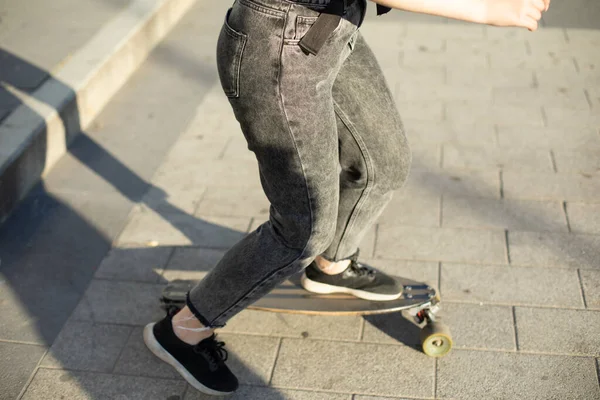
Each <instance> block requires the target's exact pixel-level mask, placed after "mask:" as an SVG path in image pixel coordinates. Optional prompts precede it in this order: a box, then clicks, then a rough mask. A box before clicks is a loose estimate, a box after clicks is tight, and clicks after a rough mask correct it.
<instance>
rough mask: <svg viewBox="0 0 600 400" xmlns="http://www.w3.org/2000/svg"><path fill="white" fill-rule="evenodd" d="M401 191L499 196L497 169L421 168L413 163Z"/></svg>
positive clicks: (427, 193)
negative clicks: (413, 166)
mask: <svg viewBox="0 0 600 400" xmlns="http://www.w3.org/2000/svg"><path fill="white" fill-rule="evenodd" d="M402 190H403V191H406V192H407V193H411V192H414V193H423V192H425V194H426V195H432V194H458V195H461V196H477V197H495V198H499V197H500V174H499V173H498V170H449V169H441V168H438V169H421V168H418V166H416V165H415V168H414V169H412V170H411V172H410V175H409V177H408V180H407V182H406V184H405V185H404V188H403V189H402Z"/></svg>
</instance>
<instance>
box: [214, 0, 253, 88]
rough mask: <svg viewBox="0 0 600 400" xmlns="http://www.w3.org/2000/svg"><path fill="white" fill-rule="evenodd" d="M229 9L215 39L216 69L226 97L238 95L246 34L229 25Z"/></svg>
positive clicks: (246, 39)
mask: <svg viewBox="0 0 600 400" xmlns="http://www.w3.org/2000/svg"><path fill="white" fill-rule="evenodd" d="M231 10H232V9H231V8H230V9H229V10H227V14H226V15H225V22H224V23H223V27H222V28H221V33H220V34H219V39H218V41H217V70H218V72H219V80H220V81H221V86H222V87H223V91H224V92H225V95H226V96H227V97H239V96H240V69H241V66H242V55H243V53H244V48H245V47H246V42H247V41H248V36H247V35H246V34H244V33H241V32H238V31H236V30H235V29H233V28H232V27H231V26H230V25H229V22H228V21H229V14H230V13H231Z"/></svg>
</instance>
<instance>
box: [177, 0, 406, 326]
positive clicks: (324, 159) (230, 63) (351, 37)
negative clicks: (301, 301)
mask: <svg viewBox="0 0 600 400" xmlns="http://www.w3.org/2000/svg"><path fill="white" fill-rule="evenodd" d="M365 8H366V1H364V0H359V1H356V2H355V3H354V4H353V5H352V6H350V7H349V9H348V10H347V12H346V14H345V15H344V18H343V19H341V21H340V23H339V25H338V26H337V27H336V28H335V31H334V32H333V33H332V34H331V36H330V37H329V39H328V40H327V42H326V43H325V44H324V45H323V47H322V48H321V49H320V51H319V53H318V54H317V55H316V56H315V55H312V54H310V55H309V54H305V53H304V52H303V51H302V49H301V48H300V47H299V46H298V42H299V41H300V39H301V38H302V36H303V35H304V34H306V32H307V31H308V29H309V28H310V27H311V25H312V24H313V23H314V22H315V21H316V19H317V17H318V16H319V12H318V11H315V10H312V9H309V8H307V7H304V6H302V5H299V4H297V3H292V2H290V1H288V0H236V1H235V2H234V4H233V6H232V8H231V9H230V10H229V11H228V12H227V15H226V17H225V23H224V25H223V27H222V30H221V33H220V36H219V40H218V45H217V67H218V71H219V76H220V81H221V85H222V87H223V90H224V92H225V94H226V95H227V97H228V98H229V102H230V104H231V106H232V108H233V111H234V113H235V117H236V119H237V120H238V122H239V123H240V126H241V129H242V132H243V134H244V137H245V139H246V141H247V142H248V148H249V150H250V151H252V152H254V154H255V155H256V159H257V161H258V165H259V173H260V181H261V184H262V187H263V189H264V192H265V194H266V196H267V198H268V200H269V201H270V204H271V206H270V210H269V221H267V222H265V223H264V224H262V225H261V226H259V227H258V228H257V229H256V230H255V231H253V232H251V233H250V234H248V235H247V236H246V237H245V238H244V239H242V240H241V241H239V242H238V243H237V244H235V245H234V246H233V247H232V248H231V249H230V250H228V251H227V252H226V253H225V255H224V256H223V258H222V259H221V260H220V261H219V263H218V264H217V265H216V266H215V268H213V269H212V270H211V271H210V272H209V274H208V275H207V276H206V277H205V278H204V279H203V280H202V281H201V282H200V283H199V284H198V285H196V286H195V287H194V288H193V289H192V290H191V291H190V292H189V293H188V296H187V305H188V306H189V307H190V309H191V310H192V312H193V313H194V314H195V315H196V317H197V318H198V319H199V320H200V322H202V323H203V324H204V325H205V326H213V327H219V326H223V325H225V323H226V321H227V320H228V319H230V318H231V317H232V316H234V315H235V314H236V313H238V312H239V311H241V310H242V309H244V308H245V307H247V306H248V305H250V304H251V303H253V302H254V301H256V300H258V299H259V298H260V297H261V296H264V295H265V294H267V293H268V292H269V291H270V290H271V289H273V288H274V287H275V286H276V285H278V284H279V283H281V282H283V281H284V280H285V279H287V278H288V277H290V276H291V275H293V274H295V273H297V272H300V271H302V270H303V269H304V268H306V267H307V266H308V265H309V264H310V263H311V262H312V261H313V260H314V258H315V257H316V256H318V255H321V256H323V257H325V258H326V259H328V260H331V261H339V260H342V259H346V258H348V257H350V256H351V255H353V254H355V253H356V251H357V250H358V244H359V243H360V241H361V239H362V238H363V236H364V235H365V233H366V232H367V231H368V229H369V228H370V227H372V225H373V223H374V222H375V220H376V219H377V218H378V216H379V215H380V214H381V212H382V211H383V209H384V208H385V206H386V205H387V204H388V202H389V201H390V199H391V197H392V194H393V191H394V190H396V189H398V188H400V187H401V186H402V185H403V183H404V182H405V180H406V178H407V175H408V172H409V168H410V163H411V153H410V149H409V146H408V143H407V140H406V137H405V135H404V131H403V126H402V122H401V120H400V116H399V115H398V111H397V109H396V105H395V102H394V99H393V97H392V94H391V92H390V89H389V87H388V85H387V83H386V82H385V80H384V77H383V74H382V72H381V68H380V66H379V65H378V63H377V61H376V59H375V56H374V55H373V53H372V51H371V49H370V48H369V46H368V45H367V43H366V42H365V40H364V39H363V37H362V35H361V33H360V32H359V30H358V28H359V27H360V25H361V24H362V21H363V18H364V14H365Z"/></svg>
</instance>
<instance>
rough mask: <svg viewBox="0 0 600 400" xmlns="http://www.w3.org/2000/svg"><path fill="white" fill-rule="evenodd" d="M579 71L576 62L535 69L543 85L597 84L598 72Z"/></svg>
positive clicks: (539, 82)
mask: <svg viewBox="0 0 600 400" xmlns="http://www.w3.org/2000/svg"><path fill="white" fill-rule="evenodd" d="M579 69H580V70H579V71H578V70H577V68H576V67H575V63H572V64H570V65H561V66H558V67H551V68H544V69H537V70H535V77H536V81H537V82H538V84H539V85H540V86H542V87H573V86H580V87H581V86H583V87H586V86H588V85H593V84H595V83H594V81H597V80H598V78H597V73H596V74H586V73H585V71H581V67H579Z"/></svg>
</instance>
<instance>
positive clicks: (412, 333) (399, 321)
mask: <svg viewBox="0 0 600 400" xmlns="http://www.w3.org/2000/svg"><path fill="white" fill-rule="evenodd" d="M363 318H364V320H365V321H366V322H368V323H369V324H370V325H371V326H372V327H373V328H376V329H377V330H379V331H380V332H381V333H383V334H385V335H387V336H388V337H389V338H390V340H393V341H397V342H400V343H402V344H404V345H406V346H409V347H412V348H414V349H415V350H418V351H420V352H421V353H422V350H421V340H420V333H421V328H420V327H419V326H418V325H416V324H415V323H414V322H412V319H411V317H410V316H407V315H406V314H405V313H404V312H403V313H392V314H376V315H365V316H364V317H363ZM369 335H371V333H369V331H368V328H367V329H365V333H363V340H365V341H367V342H368V341H370V340H369V337H368V336H369ZM373 335H380V334H379V333H373ZM365 336H366V337H365ZM377 341H378V342H380V341H381V339H380V338H378V339H377Z"/></svg>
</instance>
